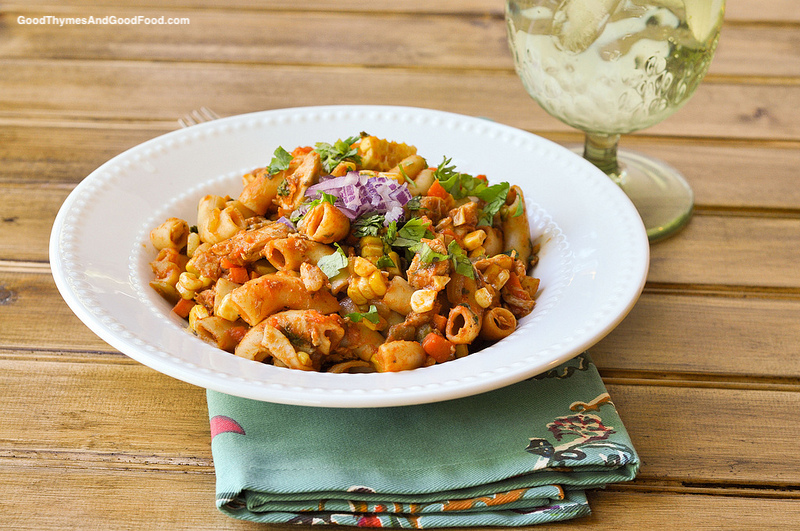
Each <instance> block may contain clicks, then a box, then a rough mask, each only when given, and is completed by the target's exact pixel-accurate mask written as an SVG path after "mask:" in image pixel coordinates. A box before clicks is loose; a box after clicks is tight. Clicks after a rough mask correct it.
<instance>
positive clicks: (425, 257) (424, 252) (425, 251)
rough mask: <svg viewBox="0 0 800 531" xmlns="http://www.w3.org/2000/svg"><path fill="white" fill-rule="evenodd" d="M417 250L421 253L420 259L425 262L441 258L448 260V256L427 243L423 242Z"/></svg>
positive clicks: (437, 260) (436, 260)
mask: <svg viewBox="0 0 800 531" xmlns="http://www.w3.org/2000/svg"><path fill="white" fill-rule="evenodd" d="M417 252H418V253H419V259H420V261H421V262H423V263H425V264H430V263H433V262H439V261H440V260H447V256H448V255H446V254H443V253H440V252H438V251H434V250H433V249H431V247H430V245H428V244H427V243H422V244H421V245H420V246H419V248H418V249H417Z"/></svg>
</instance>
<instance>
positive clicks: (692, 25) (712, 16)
mask: <svg viewBox="0 0 800 531" xmlns="http://www.w3.org/2000/svg"><path fill="white" fill-rule="evenodd" d="M683 3H684V6H685V9H686V22H687V23H688V24H689V29H690V30H691V31H692V35H694V38H695V39H697V41H698V42H700V43H705V42H706V41H707V40H708V38H709V37H711V34H712V33H713V32H714V29H715V28H716V27H717V24H718V22H719V20H720V18H722V15H723V7H722V6H723V4H724V0H684V2H683Z"/></svg>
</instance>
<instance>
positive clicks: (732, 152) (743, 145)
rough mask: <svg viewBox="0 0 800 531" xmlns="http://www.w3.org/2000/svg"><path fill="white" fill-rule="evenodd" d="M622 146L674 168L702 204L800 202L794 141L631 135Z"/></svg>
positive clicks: (781, 205) (780, 205)
mask: <svg viewBox="0 0 800 531" xmlns="http://www.w3.org/2000/svg"><path fill="white" fill-rule="evenodd" d="M562 143H565V144H568V143H567V142H563V141H562ZM572 145H574V143H573V144H572ZM626 149H630V150H633V151H638V152H640V153H644V154H646V155H649V156H651V157H654V158H657V159H661V160H663V161H665V162H667V163H668V164H670V165H671V166H673V167H674V168H676V169H678V170H679V171H680V172H681V173H682V174H683V176H684V177H685V178H686V180H687V182H688V183H689V184H690V185H691V187H692V189H693V191H694V194H695V205H696V206H697V207H698V208H700V209H703V208H726V209H728V208H742V209H750V210H756V209H761V210H766V209H780V210H794V209H797V208H799V207H800V194H798V192H797V172H796V168H798V167H800V150H798V149H797V145H796V144H794V143H783V144H779V143H776V144H770V143H766V144H761V143H753V142H747V141H742V142H716V141H703V140H697V141H691V142H686V141H683V140H668V139H661V140H659V139H652V138H641V137H637V136H629V137H623V139H622V141H621V143H620V150H622V151H625V150H626Z"/></svg>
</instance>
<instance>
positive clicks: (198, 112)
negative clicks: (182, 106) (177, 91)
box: [178, 107, 220, 127]
mask: <svg viewBox="0 0 800 531" xmlns="http://www.w3.org/2000/svg"><path fill="white" fill-rule="evenodd" d="M219 118H220V116H219V115H218V114H217V113H215V112H214V111H212V110H211V109H209V108H208V107H200V108H199V109H195V110H193V111H192V112H190V113H189V114H187V115H185V116H184V117H183V118H181V119H180V120H178V123H179V124H180V126H181V127H190V126H192V125H197V124H201V123H203V122H210V121H211V120H219Z"/></svg>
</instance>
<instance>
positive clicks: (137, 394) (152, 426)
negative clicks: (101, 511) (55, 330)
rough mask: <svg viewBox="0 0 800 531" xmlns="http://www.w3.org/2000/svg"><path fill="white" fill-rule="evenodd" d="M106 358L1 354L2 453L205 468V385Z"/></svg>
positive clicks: (122, 464) (207, 447) (207, 451)
mask: <svg viewBox="0 0 800 531" xmlns="http://www.w3.org/2000/svg"><path fill="white" fill-rule="evenodd" d="M62 331H63V329H62ZM62 333H63V332H62ZM110 361H113V362H114V363H93V362H84V361H79V360H73V361H62V360H59V359H58V358H57V357H52V358H50V359H44V360H40V361H35V360H30V361H28V360H25V359H19V358H0V366H2V367H3V369H4V370H3V374H2V376H0V380H1V381H2V383H3V385H2V390H0V396H2V399H3V402H4V404H5V405H4V408H3V415H4V421H3V423H2V426H0V448H2V450H0V451H1V452H2V453H3V455H6V456H10V457H20V458H23V457H35V455H36V453H37V452H38V455H39V457H38V459H42V460H46V459H55V458H59V459H61V460H64V461H69V462H74V463H77V462H81V461H98V460H99V461H104V462H107V463H109V464H111V463H113V464H114V465H115V466H117V467H121V468H125V467H136V466H142V465H144V464H147V463H150V464H161V465H163V466H165V467H173V466H175V465H182V466H187V467H198V466H199V467H201V468H202V467H208V466H209V465H210V463H211V447H210V440H211V436H210V433H209V427H208V410H207V408H206V401H205V391H204V390H203V389H201V388H199V387H194V386H191V385H189V384H186V383H183V382H180V381H178V380H175V379H173V378H170V377H168V376H164V375H163V374H160V373H158V372H156V371H154V370H152V369H150V368H148V367H145V366H144V365H141V364H139V363H132V362H131V363H128V362H125V361H124V360H118V359H116V358H113V359H110ZM32 364H35V365H32ZM34 366H35V368H36V371H32V370H31V369H32V367H34ZM51 454H52V455H51ZM84 454H85V455H84Z"/></svg>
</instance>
